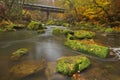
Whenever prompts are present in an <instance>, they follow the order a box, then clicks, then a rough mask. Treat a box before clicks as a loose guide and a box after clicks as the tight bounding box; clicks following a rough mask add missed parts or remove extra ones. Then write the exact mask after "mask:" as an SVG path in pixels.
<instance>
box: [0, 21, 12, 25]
mask: <svg viewBox="0 0 120 80" xmlns="http://www.w3.org/2000/svg"><path fill="white" fill-rule="evenodd" d="M9 24H13V23H12V22H11V21H10V20H7V21H6V20H2V21H1V22H0V25H9Z"/></svg>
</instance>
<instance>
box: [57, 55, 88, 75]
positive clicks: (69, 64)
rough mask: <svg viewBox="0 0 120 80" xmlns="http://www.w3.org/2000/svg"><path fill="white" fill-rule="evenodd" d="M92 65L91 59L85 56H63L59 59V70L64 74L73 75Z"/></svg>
mask: <svg viewBox="0 0 120 80" xmlns="http://www.w3.org/2000/svg"><path fill="white" fill-rule="evenodd" d="M89 65H90V60H89V59H88V58H87V57H85V56H69V57H62V58H59V59H58V60H57V68H56V69H57V72H60V73H62V74H64V75H72V74H74V73H76V72H77V71H82V70H84V69H86V68H87V67H88V66H89Z"/></svg>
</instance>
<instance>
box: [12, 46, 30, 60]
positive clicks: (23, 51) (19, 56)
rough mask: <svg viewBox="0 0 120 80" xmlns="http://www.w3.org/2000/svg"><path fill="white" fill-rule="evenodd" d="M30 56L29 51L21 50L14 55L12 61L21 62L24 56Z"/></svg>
mask: <svg viewBox="0 0 120 80" xmlns="http://www.w3.org/2000/svg"><path fill="white" fill-rule="evenodd" d="M26 54H28V49H26V48H20V49H18V50H17V51H15V52H13V53H12V56H11V59H12V60H19V59H20V58H21V57H22V56H23V55H26Z"/></svg>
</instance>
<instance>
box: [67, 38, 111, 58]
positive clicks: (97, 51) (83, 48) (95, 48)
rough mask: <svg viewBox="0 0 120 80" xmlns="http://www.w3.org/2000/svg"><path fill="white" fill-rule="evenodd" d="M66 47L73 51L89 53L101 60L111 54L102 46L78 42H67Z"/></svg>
mask: <svg viewBox="0 0 120 80" xmlns="http://www.w3.org/2000/svg"><path fill="white" fill-rule="evenodd" d="M65 45H66V46H69V47H70V48H72V49H73V50H77V51H80V52H84V53H88V54H91V55H95V56H98V57H101V58H105V57H106V56H107V54H108V52H109V48H108V47H105V46H100V45H97V44H85V43H83V42H80V41H77V40H67V41H66V42H65Z"/></svg>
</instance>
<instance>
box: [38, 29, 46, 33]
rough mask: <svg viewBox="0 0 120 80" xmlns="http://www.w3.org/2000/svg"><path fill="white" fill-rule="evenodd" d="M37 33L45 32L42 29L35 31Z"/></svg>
mask: <svg viewBox="0 0 120 80" xmlns="http://www.w3.org/2000/svg"><path fill="white" fill-rule="evenodd" d="M37 33H39V34H42V33H45V30H44V29H42V30H37Z"/></svg>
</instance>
